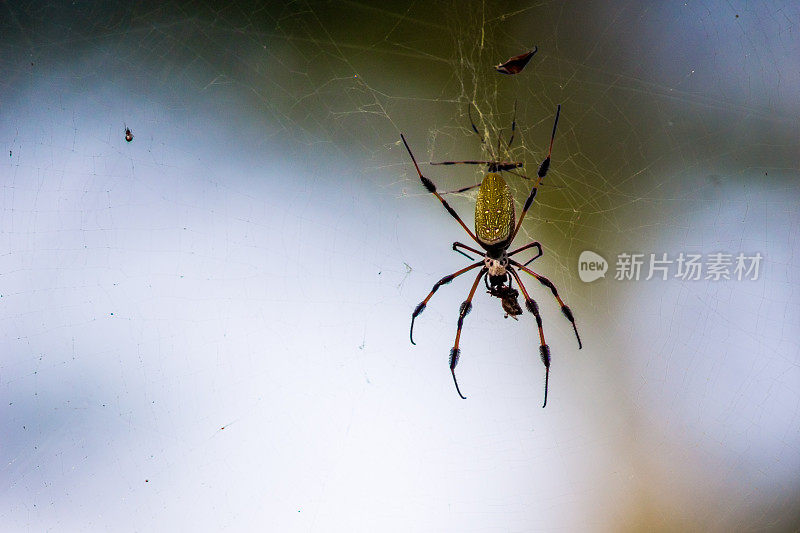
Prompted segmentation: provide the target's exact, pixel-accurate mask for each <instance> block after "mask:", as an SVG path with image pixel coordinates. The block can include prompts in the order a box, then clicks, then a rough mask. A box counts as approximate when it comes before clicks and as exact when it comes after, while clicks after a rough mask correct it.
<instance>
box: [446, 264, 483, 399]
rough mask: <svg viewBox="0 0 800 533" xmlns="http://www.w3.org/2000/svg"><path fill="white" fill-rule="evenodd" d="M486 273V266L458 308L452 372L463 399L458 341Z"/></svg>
mask: <svg viewBox="0 0 800 533" xmlns="http://www.w3.org/2000/svg"><path fill="white" fill-rule="evenodd" d="M484 274H486V268H485V267H484V268H482V269H481V270H480V272H478V276H477V277H476V278H475V282H474V283H473V284H472V288H471V289H470V291H469V296H467V299H466V300H464V301H463V302H462V304H461V307H459V309H458V329H457V330H456V340H455V342H454V343H453V348H452V349H451V350H450V373H451V374H453V383H455V384H456V391H457V392H458V395H459V396H461V398H462V399H463V400H466V399H467V397H466V396H464V395H463V394H461V389H459V388H458V380H457V379H456V365H457V364H458V357H459V355H461V350H459V348H458V341H459V340H460V339H461V328H462V327H463V326H464V317H465V316H467V314H469V312H470V310H471V309H472V297H473V296H475V290H476V289H477V288H478V282H479V281H480V280H481V276H483V275H484Z"/></svg>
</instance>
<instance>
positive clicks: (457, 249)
mask: <svg viewBox="0 0 800 533" xmlns="http://www.w3.org/2000/svg"><path fill="white" fill-rule="evenodd" d="M459 248H463V249H465V250H469V251H470V252H472V253H474V254H478V255H483V252H481V251H478V250H476V249H475V248H472V247H470V246H467V245H466V244H461V243H460V242H454V243H453V251H456V252H458V253H460V254H461V255H463V256H464V257H466V258H467V259H469V260H470V261H475V260H474V259H473V258H471V257H470V256H468V255H467V254H465V253H464V252H462V251H461V250H459Z"/></svg>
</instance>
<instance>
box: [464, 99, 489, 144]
mask: <svg viewBox="0 0 800 533" xmlns="http://www.w3.org/2000/svg"><path fill="white" fill-rule="evenodd" d="M467 115H468V116H469V125H470V126H472V131H474V132H475V135H477V136H478V137H480V139H481V144H486V138H485V137H484V136H483V135H481V133H480V132H479V131H478V128H476V127H475V121H474V120H472V102H470V103H469V105H467Z"/></svg>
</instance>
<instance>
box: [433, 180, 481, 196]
mask: <svg viewBox="0 0 800 533" xmlns="http://www.w3.org/2000/svg"><path fill="white" fill-rule="evenodd" d="M481 183H483V181H481V182H480V183H476V184H475V185H470V186H469V187H462V188H460V189H456V190H454V191H445V192H443V193H442V194H458V193H461V192H467V191H471V190H472V189H477V188H478V187H480V186H481Z"/></svg>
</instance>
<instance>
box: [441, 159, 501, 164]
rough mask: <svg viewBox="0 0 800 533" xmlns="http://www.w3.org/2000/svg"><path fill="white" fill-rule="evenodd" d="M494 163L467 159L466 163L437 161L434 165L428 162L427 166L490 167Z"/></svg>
mask: <svg viewBox="0 0 800 533" xmlns="http://www.w3.org/2000/svg"><path fill="white" fill-rule="evenodd" d="M493 163H494V161H476V160H474V159H469V160H466V161H439V162H436V163H434V162H433V161H428V164H429V165H491V164H493Z"/></svg>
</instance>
